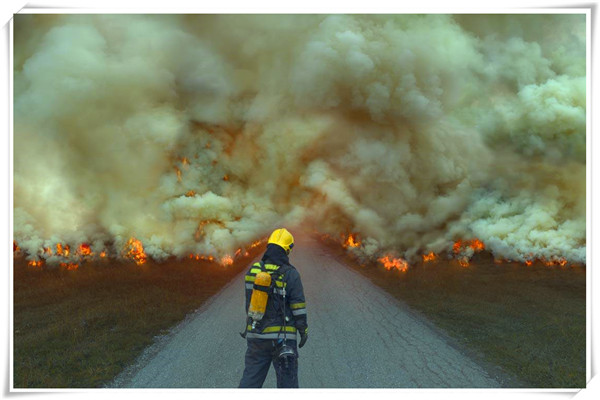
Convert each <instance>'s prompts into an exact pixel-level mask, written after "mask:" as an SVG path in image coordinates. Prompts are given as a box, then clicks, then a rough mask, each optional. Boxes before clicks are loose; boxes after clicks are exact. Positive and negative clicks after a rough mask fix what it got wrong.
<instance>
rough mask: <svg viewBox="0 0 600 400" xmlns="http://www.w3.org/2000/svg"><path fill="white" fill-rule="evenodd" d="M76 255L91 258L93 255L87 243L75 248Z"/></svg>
mask: <svg viewBox="0 0 600 400" xmlns="http://www.w3.org/2000/svg"><path fill="white" fill-rule="evenodd" d="M77 253H78V254H80V255H82V256H91V255H92V254H93V253H92V249H91V248H90V245H89V244H87V243H81V244H80V245H79V247H78V248H77Z"/></svg>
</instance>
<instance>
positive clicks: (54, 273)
mask: <svg viewBox="0 0 600 400" xmlns="http://www.w3.org/2000/svg"><path fill="white" fill-rule="evenodd" d="M261 251H264V246H259V247H257V248H255V249H253V250H252V251H251V254H250V256H249V257H245V258H243V259H239V260H238V261H237V262H236V263H235V264H234V265H233V266H230V267H222V266H220V265H216V264H212V263H208V262H198V261H191V260H185V261H172V262H165V263H162V264H157V263H152V262H149V263H148V264H146V265H143V266H137V265H135V264H133V263H117V262H111V263H109V262H97V263H94V264H83V265H82V266H81V267H80V268H79V269H78V270H76V271H67V270H61V269H54V270H50V269H43V270H40V269H35V268H32V267H28V266H27V265H26V263H25V262H24V261H23V260H15V265H14V332H13V333H14V358H13V359H14V387H15V388H94V387H101V386H102V385H103V384H104V383H107V382H109V381H111V380H112V379H113V378H114V377H115V376H116V375H117V374H119V373H120V372H121V371H122V370H123V369H124V368H125V367H126V366H128V365H130V364H131V363H132V362H133V361H134V360H135V359H136V358H137V357H138V356H139V355H140V354H141V352H142V351H143V350H144V348H145V347H147V346H148V345H150V344H151V343H152V342H153V338H154V337H155V336H157V335H160V334H164V333H166V332H167V331H168V329H169V328H170V327H172V326H173V325H174V324H176V323H178V322H180V321H182V320H183V319H184V318H185V316H186V315H187V314H188V313H190V312H191V311H194V310H196V309H197V308H198V307H199V306H200V305H202V304H203V303H204V302H205V301H206V300H207V299H208V298H209V297H211V296H212V295H213V294H215V293H217V292H218V291H219V290H220V289H221V288H222V287H223V286H224V285H225V284H226V283H228V282H229V281H230V280H231V279H232V278H233V277H234V276H235V275H237V274H238V273H239V272H241V270H243V269H245V268H246V267H247V265H248V263H249V261H250V260H251V259H252V258H253V257H254V256H257V255H258V254H259V253H260V252H261Z"/></svg>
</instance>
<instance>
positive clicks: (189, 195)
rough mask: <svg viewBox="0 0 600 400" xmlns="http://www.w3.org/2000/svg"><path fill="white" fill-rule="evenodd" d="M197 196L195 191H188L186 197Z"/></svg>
mask: <svg viewBox="0 0 600 400" xmlns="http://www.w3.org/2000/svg"><path fill="white" fill-rule="evenodd" d="M195 195H196V192H195V191H193V190H188V191H187V193H186V194H185V197H194V196H195Z"/></svg>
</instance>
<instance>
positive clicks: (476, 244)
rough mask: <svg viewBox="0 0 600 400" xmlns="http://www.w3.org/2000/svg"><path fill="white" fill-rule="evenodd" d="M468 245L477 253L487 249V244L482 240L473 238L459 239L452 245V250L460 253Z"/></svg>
mask: <svg viewBox="0 0 600 400" xmlns="http://www.w3.org/2000/svg"><path fill="white" fill-rule="evenodd" d="M467 247H470V248H472V249H473V251H475V252H476V253H478V252H480V251H483V250H485V244H483V242H482V241H481V240H479V239H471V240H464V241H463V240H458V241H457V242H456V243H454V245H453V246H452V251H453V252H454V254H458V253H460V252H461V251H463V250H464V249H466V248H467Z"/></svg>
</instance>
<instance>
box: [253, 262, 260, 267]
mask: <svg viewBox="0 0 600 400" xmlns="http://www.w3.org/2000/svg"><path fill="white" fill-rule="evenodd" d="M252 266H253V267H260V263H259V262H255V263H254V264H253V265H252Z"/></svg>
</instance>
